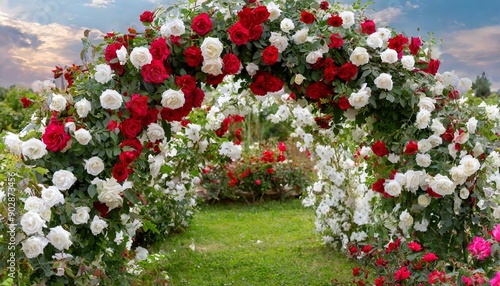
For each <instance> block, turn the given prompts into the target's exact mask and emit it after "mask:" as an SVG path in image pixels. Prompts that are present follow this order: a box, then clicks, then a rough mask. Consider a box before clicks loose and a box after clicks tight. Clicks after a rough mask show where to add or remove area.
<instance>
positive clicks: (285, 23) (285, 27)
mask: <svg viewBox="0 0 500 286" xmlns="http://www.w3.org/2000/svg"><path fill="white" fill-rule="evenodd" d="M280 28H281V31H283V32H284V33H290V31H291V30H293V29H295V24H294V23H293V21H292V20H291V19H288V18H285V19H283V20H281V23H280Z"/></svg>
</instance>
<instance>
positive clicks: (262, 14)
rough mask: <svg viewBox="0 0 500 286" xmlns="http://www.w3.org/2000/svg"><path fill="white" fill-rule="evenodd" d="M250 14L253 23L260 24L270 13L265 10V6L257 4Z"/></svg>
mask: <svg viewBox="0 0 500 286" xmlns="http://www.w3.org/2000/svg"><path fill="white" fill-rule="evenodd" d="M252 15H253V18H254V24H256V25H260V24H262V23H264V22H265V21H266V20H267V19H269V16H270V15H271V14H270V13H269V11H268V10H267V7H266V6H258V7H257V8H255V9H253V11H252Z"/></svg>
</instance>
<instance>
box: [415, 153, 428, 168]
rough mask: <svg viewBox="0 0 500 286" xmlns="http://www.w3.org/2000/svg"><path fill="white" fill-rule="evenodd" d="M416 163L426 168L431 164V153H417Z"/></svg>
mask: <svg viewBox="0 0 500 286" xmlns="http://www.w3.org/2000/svg"><path fill="white" fill-rule="evenodd" d="M416 161H417V165H419V166H420V167H423V168H427V167H429V166H430V165H431V163H432V160H431V155H429V154H417V158H416Z"/></svg>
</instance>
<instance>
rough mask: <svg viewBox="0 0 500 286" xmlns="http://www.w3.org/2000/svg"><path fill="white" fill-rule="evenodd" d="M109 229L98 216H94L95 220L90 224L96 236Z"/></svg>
mask: <svg viewBox="0 0 500 286" xmlns="http://www.w3.org/2000/svg"><path fill="white" fill-rule="evenodd" d="M107 227H108V223H107V222H105V221H104V220H102V219H100V218H99V217H98V216H94V219H93V220H92V222H91V223H90V230H91V231H92V234H94V235H98V234H100V233H101V232H102V231H103V230H104V229H105V228H107Z"/></svg>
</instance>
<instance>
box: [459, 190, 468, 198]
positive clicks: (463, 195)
mask: <svg viewBox="0 0 500 286" xmlns="http://www.w3.org/2000/svg"><path fill="white" fill-rule="evenodd" d="M469 194H470V192H469V190H467V188H462V189H461V190H460V198H461V199H462V200H465V199H467V198H468V197H469Z"/></svg>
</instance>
